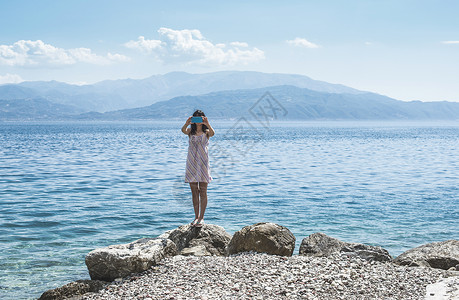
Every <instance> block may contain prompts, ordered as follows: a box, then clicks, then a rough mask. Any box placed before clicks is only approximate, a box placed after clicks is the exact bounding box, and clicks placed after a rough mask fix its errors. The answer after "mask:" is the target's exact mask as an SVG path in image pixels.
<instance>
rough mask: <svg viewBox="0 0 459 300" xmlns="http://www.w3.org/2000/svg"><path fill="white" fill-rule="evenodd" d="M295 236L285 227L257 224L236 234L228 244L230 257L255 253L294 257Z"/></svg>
mask: <svg viewBox="0 0 459 300" xmlns="http://www.w3.org/2000/svg"><path fill="white" fill-rule="evenodd" d="M295 241H296V239H295V236H294V235H293V234H292V233H291V232H290V230H289V229H288V228H286V227H284V226H281V225H278V224H274V223H266V222H263V223H257V224H254V225H249V226H245V227H243V228H242V229H241V230H239V231H237V232H236V233H234V235H233V238H232V239H231V241H230V242H229V244H228V247H227V253H228V255H231V254H236V253H240V252H249V251H254V252H258V253H267V254H273V255H280V256H292V254H293V250H294V249H295Z"/></svg>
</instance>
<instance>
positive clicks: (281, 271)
mask: <svg viewBox="0 0 459 300" xmlns="http://www.w3.org/2000/svg"><path fill="white" fill-rule="evenodd" d="M446 276H447V275H446V274H445V272H444V271H442V270H438V269H430V268H416V267H406V266H398V265H395V264H392V263H387V262H386V263H382V262H368V261H365V260H362V259H360V258H358V257H348V256H341V255H339V254H337V255H335V256H333V257H327V258H325V257H305V256H292V257H288V258H287V257H280V256H275V255H268V254H260V253H253V252H247V253H240V254H237V255H232V256H229V257H219V256H203V257H195V256H175V257H169V258H166V259H164V260H162V261H161V262H160V263H159V264H158V265H156V266H154V267H152V268H151V269H150V270H148V271H145V272H143V273H141V274H135V275H132V276H130V277H127V278H123V280H119V281H115V282H113V283H112V284H111V285H109V286H108V287H106V288H105V289H103V290H101V291H99V292H98V293H88V294H85V295H84V296H83V297H82V299H104V300H105V299H106V300H109V299H110V300H111V299H134V298H135V299H193V300H194V299H208V300H211V299H330V300H333V299H346V300H348V299H349V300H350V299H423V297H424V295H425V293H426V286H427V285H429V284H432V283H434V282H436V281H437V280H439V279H440V278H444V277H446Z"/></svg>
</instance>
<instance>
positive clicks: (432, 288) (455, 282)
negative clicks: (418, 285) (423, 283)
mask: <svg viewBox="0 0 459 300" xmlns="http://www.w3.org/2000/svg"><path fill="white" fill-rule="evenodd" d="M458 287H459V277H457V276H455V277H449V278H441V279H439V280H438V281H437V282H435V283H432V284H429V285H428V286H427V287H426V294H425V297H424V299H426V300H429V299H432V300H440V299H451V300H453V299H459V288H458Z"/></svg>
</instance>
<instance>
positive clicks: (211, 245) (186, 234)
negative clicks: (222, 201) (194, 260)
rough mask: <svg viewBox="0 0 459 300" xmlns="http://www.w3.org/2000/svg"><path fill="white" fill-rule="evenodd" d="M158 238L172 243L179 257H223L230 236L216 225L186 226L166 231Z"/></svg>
mask: <svg viewBox="0 0 459 300" xmlns="http://www.w3.org/2000/svg"><path fill="white" fill-rule="evenodd" d="M159 238H167V239H170V240H171V241H173V242H174V243H175V245H177V251H178V253H179V254H181V255H195V256H211V255H217V256H223V255H225V254H226V246H227V245H228V243H229V241H230V240H231V235H230V234H229V233H228V232H226V231H225V229H224V228H223V227H221V226H218V225H213V224H203V225H202V227H193V226H191V225H189V224H187V225H182V226H180V227H178V228H176V229H173V230H170V231H167V232H165V233H163V234H162V235H160V236H159Z"/></svg>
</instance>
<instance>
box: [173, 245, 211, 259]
mask: <svg viewBox="0 0 459 300" xmlns="http://www.w3.org/2000/svg"><path fill="white" fill-rule="evenodd" d="M180 254H181V255H183V256H190V255H193V256H211V255H212V253H210V252H209V251H207V249H206V247H205V246H204V245H198V246H194V247H188V248H183V249H182V251H180Z"/></svg>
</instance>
